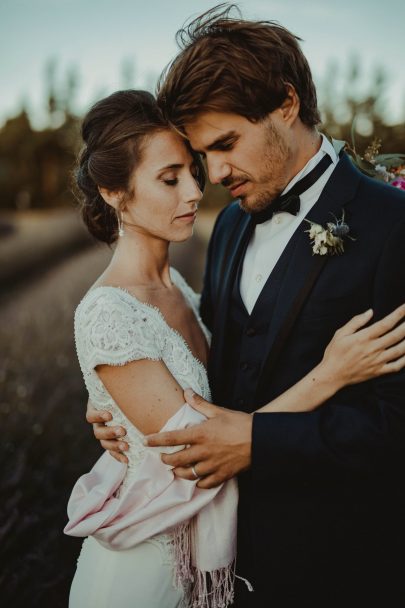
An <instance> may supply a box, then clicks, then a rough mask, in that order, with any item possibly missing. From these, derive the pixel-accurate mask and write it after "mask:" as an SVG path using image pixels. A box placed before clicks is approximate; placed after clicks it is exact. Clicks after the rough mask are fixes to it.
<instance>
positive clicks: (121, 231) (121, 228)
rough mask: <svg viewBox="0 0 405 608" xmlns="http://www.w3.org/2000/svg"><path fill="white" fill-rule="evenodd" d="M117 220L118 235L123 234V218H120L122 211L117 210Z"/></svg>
mask: <svg viewBox="0 0 405 608" xmlns="http://www.w3.org/2000/svg"><path fill="white" fill-rule="evenodd" d="M117 220H118V236H124V220H123V218H122V211H118V213H117Z"/></svg>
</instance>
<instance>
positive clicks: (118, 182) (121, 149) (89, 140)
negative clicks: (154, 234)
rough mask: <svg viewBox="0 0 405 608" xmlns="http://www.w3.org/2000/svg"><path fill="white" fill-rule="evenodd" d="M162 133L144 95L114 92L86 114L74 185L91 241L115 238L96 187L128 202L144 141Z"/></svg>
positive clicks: (113, 218)
mask: <svg viewBox="0 0 405 608" xmlns="http://www.w3.org/2000/svg"><path fill="white" fill-rule="evenodd" d="M168 128H169V126H168V123H167V121H165V120H164V119H163V117H162V115H161V113H160V110H159V108H158V106H157V104H156V101H155V98H154V97H153V95H151V94H150V93H148V92H146V91H134V90H128V91H117V92H116V93H113V94H112V95H109V96H108V97H106V98H105V99H101V100H100V101H98V102H97V103H96V104H95V105H94V106H93V107H92V108H91V109H90V110H89V112H88V113H87V114H86V116H85V118H84V120H83V124H82V129H81V134H82V138H83V141H84V144H85V145H84V147H83V149H82V151H81V154H80V157H79V161H78V167H77V171H76V183H77V186H78V188H79V198H80V202H81V211H82V217H83V220H84V222H85V224H86V225H87V228H88V230H89V232H90V233H91V234H92V235H93V236H94V237H95V238H96V239H98V240H100V241H103V242H105V243H108V244H111V243H113V242H114V241H115V240H116V239H117V237H118V220H117V212H116V210H115V209H113V207H111V206H110V205H108V204H107V203H106V202H105V201H104V199H103V198H102V196H101V195H100V192H99V188H106V189H107V190H110V191H111V192H117V191H122V192H123V193H125V196H124V198H123V201H122V204H124V203H125V201H127V200H130V199H132V198H133V196H134V192H132V191H131V190H130V179H131V176H132V174H133V171H134V170H135V169H136V167H137V165H139V163H140V161H141V159H142V150H143V145H144V144H145V143H146V142H147V138H148V136H151V135H153V134H154V133H156V132H159V131H163V130H166V129H168ZM193 156H194V158H195V162H196V165H197V178H196V179H197V181H198V184H199V186H200V188H201V187H203V186H204V170H203V167H202V165H201V161H200V159H199V158H197V157H196V155H194V154H193Z"/></svg>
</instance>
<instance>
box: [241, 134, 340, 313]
mask: <svg viewBox="0 0 405 608" xmlns="http://www.w3.org/2000/svg"><path fill="white" fill-rule="evenodd" d="M325 154H329V156H330V157H331V159H332V164H331V165H329V167H328V168H327V169H326V171H325V172H324V173H323V174H322V175H321V177H320V178H319V179H318V180H317V181H316V182H315V183H314V184H313V185H312V186H311V187H310V188H308V190H306V191H305V192H303V193H302V194H300V201H301V207H300V211H299V212H298V214H297V215H292V214H291V213H287V212H285V211H281V212H279V213H275V214H274V215H273V217H272V218H271V219H270V220H267V222H263V224H258V225H257V226H256V228H255V231H254V233H253V235H252V238H251V240H250V242H249V245H248V247H247V250H246V254H245V257H244V260H243V268H242V276H241V280H240V294H241V297H242V301H243V303H244V305H245V307H246V310H247V311H248V313H249V314H250V313H251V312H252V310H253V308H254V305H255V303H256V300H257V298H258V297H259V294H260V292H261V291H262V289H263V287H264V285H265V283H266V281H267V279H268V278H269V275H270V273H271V272H272V270H273V268H274V266H275V265H276V264H277V262H278V260H279V258H280V256H281V254H282V253H283V251H284V249H285V247H286V246H287V243H288V241H289V240H290V238H291V237H292V235H293V234H294V232H295V231H296V229H297V228H298V226H299V225H300V224H301V222H302V220H303V219H304V217H305V216H306V215H307V214H308V213H309V211H310V209H311V208H312V207H313V206H314V205H315V203H316V201H317V200H318V198H319V196H320V194H321V192H322V190H323V188H324V186H325V184H326V182H327V181H328V179H329V177H330V176H331V174H332V172H333V170H334V168H335V167H336V165H337V163H338V160H339V157H338V154H337V152H336V151H335V149H334V147H333V145H332V144H331V143H330V141H329V140H328V139H327V138H326V137H325V136H324V135H322V144H321V147H320V148H319V150H318V152H317V153H316V154H315V155H314V156H313V157H312V158H310V160H309V161H308V162H307V164H306V165H305V167H304V168H303V169H301V171H300V172H299V173H297V175H296V176H295V177H294V178H293V179H292V180H291V181H290V182H289V183H288V184H287V186H286V187H285V189H284V190H283V192H282V194H285V193H286V192H288V191H289V190H290V189H291V188H292V187H293V186H294V184H296V182H297V181H298V180H299V179H301V178H302V177H304V176H305V175H307V174H308V173H309V172H310V171H311V170H312V169H313V168H314V167H315V166H316V165H317V164H318V163H319V161H321V160H322V158H323V157H324V156H325Z"/></svg>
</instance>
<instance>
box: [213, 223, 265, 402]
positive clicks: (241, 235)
mask: <svg viewBox="0 0 405 608" xmlns="http://www.w3.org/2000/svg"><path fill="white" fill-rule="evenodd" d="M253 229H254V224H253V222H252V218H251V216H250V215H249V214H248V213H245V212H241V215H240V218H239V220H238V221H237V223H236V225H235V227H234V229H233V231H232V233H231V235H230V237H229V240H228V243H227V245H226V249H225V252H224V255H223V258H222V261H221V269H220V272H219V274H218V282H219V283H220V284H219V285H218V295H217V303H216V307H215V318H214V328H213V332H212V342H211V352H210V360H209V370H208V371H209V378H210V382H211V386H212V389H213V393H214V394H217V390H218V387H219V386H220V381H219V380H220V379H218V378H217V374H218V373H219V372H220V371H221V369H222V362H223V357H224V356H226V353H224V352H223V351H224V342H225V333H226V327H227V320H228V314H229V307H230V297H231V292H232V287H233V282H234V278H235V275H236V272H237V268H238V264H239V262H240V260H241V258H242V256H243V255H244V251H245V248H246V246H247V244H248V242H249V240H250V237H251V235H252V232H253Z"/></svg>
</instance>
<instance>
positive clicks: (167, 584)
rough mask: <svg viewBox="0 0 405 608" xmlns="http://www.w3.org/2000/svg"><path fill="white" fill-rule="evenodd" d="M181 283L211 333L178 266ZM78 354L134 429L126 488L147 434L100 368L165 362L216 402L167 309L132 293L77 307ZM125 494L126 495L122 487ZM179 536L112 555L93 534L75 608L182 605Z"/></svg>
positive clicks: (106, 400) (81, 563) (75, 585)
mask: <svg viewBox="0 0 405 608" xmlns="http://www.w3.org/2000/svg"><path fill="white" fill-rule="evenodd" d="M170 273H171V278H172V280H173V282H174V284H175V285H176V286H177V287H178V288H179V289H180V290H181V292H182V293H183V295H184V297H185V298H186V301H187V302H188V303H189V305H190V306H191V307H192V309H193V311H194V313H195V315H196V318H197V319H198V322H199V324H200V326H201V329H202V331H203V332H204V335H205V336H206V338H207V340H208V341H209V334H208V330H207V329H206V328H205V326H204V325H203V323H202V321H201V318H200V316H199V313H198V304H199V297H198V296H197V295H196V294H195V293H194V291H193V290H192V289H191V288H190V287H189V286H188V285H187V283H186V282H185V280H184V279H183V277H182V276H181V275H180V274H179V273H178V272H177V271H176V270H175V269H173V268H171V270H170ZM75 339H76V349H77V354H78V358H79V362H80V366H81V369H82V372H83V377H84V381H85V383H86V387H87V390H88V393H89V397H90V400H91V402H92V403H93V405H94V406H95V407H96V408H97V409H101V410H108V411H109V412H111V414H112V416H113V420H112V421H111V422H109V423H108V424H111V425H114V426H115V425H122V426H124V427H125V428H126V430H127V437H126V440H127V441H128V443H129V451H128V452H126V454H127V456H128V459H129V464H128V469H127V473H126V477H125V479H124V481H123V486H125V484H126V483H127V482H128V480H129V479H130V478H131V475H133V474H134V472H135V471H136V468H137V466H138V465H139V463H140V462H141V461H142V458H143V455H144V452H145V448H144V446H143V443H142V441H143V437H144V436H143V434H142V433H141V432H140V431H139V430H138V429H137V428H136V427H135V426H134V425H133V424H132V423H131V422H130V421H129V420H128V419H127V418H126V416H125V415H124V414H123V412H122V411H121V410H120V408H119V407H118V405H117V404H116V403H115V401H114V400H113V399H112V397H111V395H110V394H109V393H108V392H107V390H106V389H105V387H104V385H103V383H102V382H101V380H100V379H99V377H98V375H97V373H96V371H95V367H96V366H97V365H101V364H109V365H125V364H126V363H128V362H130V361H135V360H138V359H152V360H154V361H156V360H162V361H164V363H165V365H166V366H167V368H168V369H169V371H170V372H171V373H172V374H173V377H174V378H175V379H176V380H177V382H178V383H179V384H180V386H182V387H183V388H185V387H191V388H193V390H195V391H196V392H197V393H199V394H201V395H202V396H203V397H204V398H205V399H207V400H210V398H211V395H210V390H209V385H208V378H207V373H206V370H205V367H204V365H203V364H202V363H201V362H200V361H198V360H197V359H196V358H195V357H194V355H193V354H192V352H191V350H190V348H189V347H188V346H187V343H186V342H185V340H184V339H183V337H182V336H181V335H180V333H178V332H177V331H175V330H174V329H172V328H171V327H169V325H168V324H167V323H166V321H165V319H164V317H163V315H162V314H161V312H160V310H159V309H158V308H156V307H153V306H150V305H149V304H145V303H143V302H141V301H139V300H138V299H137V298H135V297H134V296H133V295H131V294H130V293H129V292H127V291H125V290H124V289H121V288H117V287H96V288H94V289H92V290H90V291H89V292H88V293H87V294H86V296H85V297H84V299H83V300H82V301H81V303H80V304H79V306H78V307H77V309H76V314H75ZM118 491H119V490H118ZM171 549H172V537H171V535H170V534H160V535H158V536H155V537H153V538H151V539H149V540H147V541H145V542H143V543H141V544H139V545H137V546H136V547H134V548H132V549H127V550H122V551H112V550H110V549H107V548H105V547H103V546H101V545H100V544H99V543H98V541H97V540H96V539H95V538H93V537H91V536H90V537H88V538H86V539H85V540H84V542H83V545H82V550H81V553H80V556H79V559H78V563H77V570H76V574H75V576H74V579H73V582H72V587H71V591H70V599H69V607H70V608H104V607H105V608H107V607H108V608H111V606H114V608H176V607H180V606H181V604H182V600H183V592H182V590H181V589H178V588H176V587H175V586H174V584H173V574H174V563H173V555H172V550H171Z"/></svg>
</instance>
